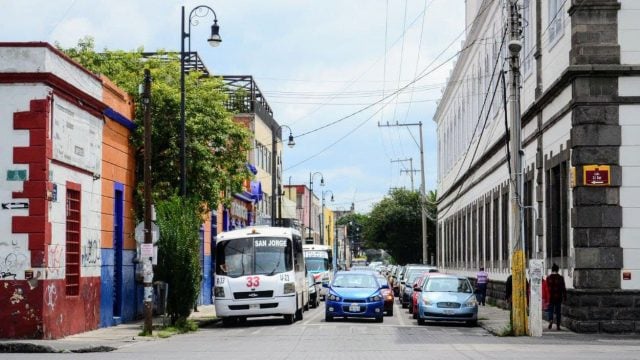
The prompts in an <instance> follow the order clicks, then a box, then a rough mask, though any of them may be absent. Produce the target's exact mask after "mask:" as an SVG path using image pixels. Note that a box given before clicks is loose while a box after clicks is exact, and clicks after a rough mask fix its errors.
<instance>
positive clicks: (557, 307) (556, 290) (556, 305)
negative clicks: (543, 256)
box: [546, 264, 567, 330]
mask: <svg viewBox="0 0 640 360" xmlns="http://www.w3.org/2000/svg"><path fill="white" fill-rule="evenodd" d="M558 270H559V268H558V265H556V264H553V266H551V275H549V276H547V281H546V283H547V289H548V291H549V306H548V307H547V315H548V319H549V327H548V328H549V329H551V326H552V325H553V314H554V313H555V314H556V321H557V323H556V329H558V330H560V320H561V318H560V314H561V313H562V302H563V301H566V300H567V288H566V287H565V285H564V278H563V277H562V275H560V274H558Z"/></svg>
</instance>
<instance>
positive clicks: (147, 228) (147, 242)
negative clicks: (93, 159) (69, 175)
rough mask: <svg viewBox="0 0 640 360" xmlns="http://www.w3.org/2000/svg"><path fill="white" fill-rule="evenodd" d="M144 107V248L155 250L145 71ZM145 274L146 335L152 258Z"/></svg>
mask: <svg viewBox="0 0 640 360" xmlns="http://www.w3.org/2000/svg"><path fill="white" fill-rule="evenodd" d="M142 106H143V107H144V171H143V173H144V246H145V247H149V246H151V248H152V249H153V239H152V233H151V73H150V71H149V69H144V84H143V92H142ZM142 261H143V263H142V268H143V273H144V333H146V334H149V335H151V332H152V331H153V265H152V264H151V258H149V257H147V256H143V259H142Z"/></svg>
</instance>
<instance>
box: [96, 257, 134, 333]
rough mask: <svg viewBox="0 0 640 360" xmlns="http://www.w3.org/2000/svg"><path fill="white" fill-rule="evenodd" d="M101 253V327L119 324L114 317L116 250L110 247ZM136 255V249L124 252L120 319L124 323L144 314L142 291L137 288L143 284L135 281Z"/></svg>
mask: <svg viewBox="0 0 640 360" xmlns="http://www.w3.org/2000/svg"><path fill="white" fill-rule="evenodd" d="M101 255H102V269H101V274H100V275H101V277H102V279H101V281H102V283H101V286H100V327H108V326H114V325H117V324H116V323H115V321H114V318H113V296H114V292H113V273H114V271H113V270H114V262H115V261H114V251H113V249H110V248H104V249H102V253H101ZM135 256H136V252H135V250H124V251H123V254H122V264H123V268H122V289H121V291H122V305H121V309H120V314H121V316H120V319H121V321H122V322H123V323H124V322H129V321H132V320H135V319H137V318H139V317H140V316H141V315H142V297H140V296H138V295H137V294H138V292H140V290H139V289H137V288H141V286H139V285H138V284H136V282H135V264H134V263H133V259H134V258H135ZM138 299H140V301H138ZM138 302H140V304H138Z"/></svg>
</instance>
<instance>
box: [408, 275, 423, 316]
mask: <svg viewBox="0 0 640 360" xmlns="http://www.w3.org/2000/svg"><path fill="white" fill-rule="evenodd" d="M423 280H424V276H420V277H418V278H417V279H416V282H414V283H413V292H412V293H411V304H410V306H409V314H413V318H414V319H416V312H417V311H418V310H417V309H418V296H420V291H416V288H417V287H420V286H422V281H423Z"/></svg>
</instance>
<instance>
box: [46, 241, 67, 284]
mask: <svg viewBox="0 0 640 360" xmlns="http://www.w3.org/2000/svg"><path fill="white" fill-rule="evenodd" d="M63 261H64V247H63V246H62V245H49V251H48V256H47V274H48V278H52V277H62V276H63V275H64V273H63V271H64V264H63Z"/></svg>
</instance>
